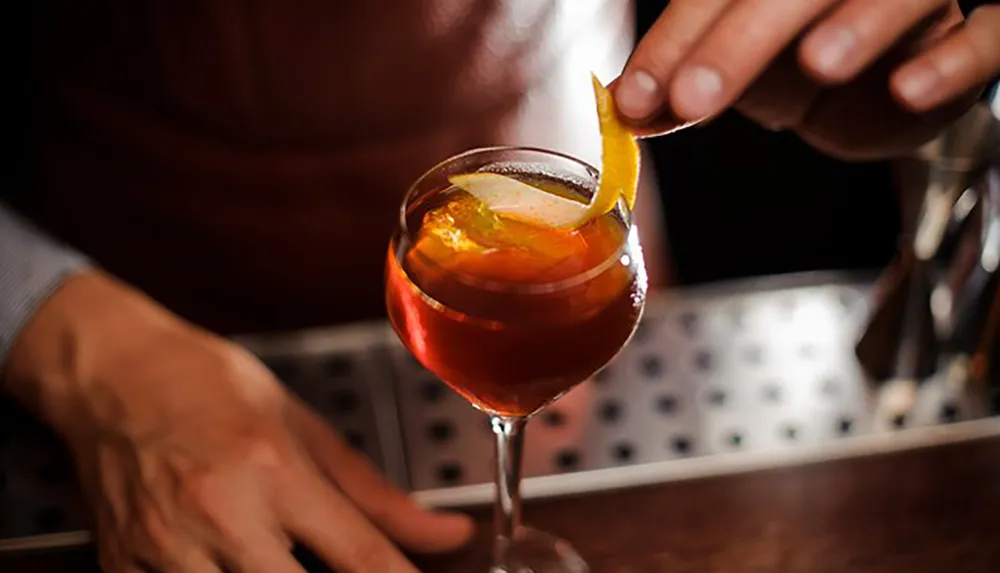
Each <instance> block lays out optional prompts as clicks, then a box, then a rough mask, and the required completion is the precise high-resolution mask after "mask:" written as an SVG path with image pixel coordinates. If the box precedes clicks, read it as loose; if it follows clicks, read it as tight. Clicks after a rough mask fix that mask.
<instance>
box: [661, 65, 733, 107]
mask: <svg viewBox="0 0 1000 573" xmlns="http://www.w3.org/2000/svg"><path fill="white" fill-rule="evenodd" d="M675 81H676V83H675V84H674V86H675V87H674V97H673V100H672V101H673V104H674V111H675V112H676V113H677V114H678V115H679V116H680V117H681V118H683V119H692V120H695V119H701V118H703V117H705V116H708V115H711V114H713V113H715V112H717V111H719V107H720V104H719V100H720V98H721V96H722V76H720V75H719V72H717V71H715V70H713V69H712V68H707V67H705V66H694V67H690V68H686V69H684V70H682V71H681V72H680V73H678V74H677V79H676V80H675Z"/></svg>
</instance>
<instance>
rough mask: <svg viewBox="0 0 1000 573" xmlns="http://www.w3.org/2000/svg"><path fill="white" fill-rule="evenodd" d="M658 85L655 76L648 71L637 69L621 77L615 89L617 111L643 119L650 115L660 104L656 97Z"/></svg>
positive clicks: (633, 117) (626, 115)
mask: <svg viewBox="0 0 1000 573" xmlns="http://www.w3.org/2000/svg"><path fill="white" fill-rule="evenodd" d="M658 92H659V86H658V85H657V83H656V78H654V77H653V76H651V75H649V74H648V73H646V72H644V71H642V70H637V71H634V72H632V73H629V74H627V75H626V76H625V77H624V78H622V81H621V83H620V84H619V85H618V89H617V90H616V91H615V104H616V105H617V106H618V111H619V112H621V114H622V115H624V116H625V117H630V118H632V119H645V118H646V117H648V116H650V115H652V114H653V113H654V112H655V111H656V109H657V108H658V107H659V105H660V100H659V97H658V95H657V94H658Z"/></svg>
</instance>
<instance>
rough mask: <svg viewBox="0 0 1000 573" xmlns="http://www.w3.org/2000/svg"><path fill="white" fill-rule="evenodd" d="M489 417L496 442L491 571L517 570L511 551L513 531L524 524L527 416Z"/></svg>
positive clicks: (514, 571) (513, 572) (514, 572)
mask: <svg viewBox="0 0 1000 573" xmlns="http://www.w3.org/2000/svg"><path fill="white" fill-rule="evenodd" d="M490 420H491V422H492V424H493V434H494V435H495V436H496V445H497V448H496V450H497V461H496V485H497V492H496V506H495V510H494V511H495V515H494V520H495V523H494V526H495V528H496V538H495V540H494V545H493V568H492V571H509V572H511V573H516V572H517V571H518V570H519V566H518V564H517V563H516V556H514V554H513V551H512V550H513V545H514V534H515V533H516V531H517V528H518V527H520V525H521V458H522V455H521V454H522V451H523V449H524V427H525V424H527V419H526V418H507V417H503V416H493V417H491V418H490Z"/></svg>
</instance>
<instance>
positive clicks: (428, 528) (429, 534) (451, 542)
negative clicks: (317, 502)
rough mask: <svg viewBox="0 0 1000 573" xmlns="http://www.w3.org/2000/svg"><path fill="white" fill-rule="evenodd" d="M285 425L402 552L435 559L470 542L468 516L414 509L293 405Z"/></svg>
mask: <svg viewBox="0 0 1000 573" xmlns="http://www.w3.org/2000/svg"><path fill="white" fill-rule="evenodd" d="M289 423H290V425H291V426H292V427H293V428H294V429H295V431H296V434H297V436H298V438H299V440H300V442H301V443H302V445H303V446H304V447H305V448H306V453H307V454H308V455H309V456H310V458H311V459H312V460H313V462H314V463H315V464H316V466H317V468H318V469H319V470H320V471H321V472H322V473H323V475H324V476H325V477H326V478H327V479H329V480H330V481H331V482H333V483H334V484H336V485H337V487H339V488H340V490H341V491H343V492H344V494H345V495H346V496H347V497H348V498H350V499H351V500H352V501H353V502H354V504H355V505H356V506H357V507H358V509H360V510H361V511H362V512H363V513H364V514H365V515H366V516H367V517H368V519H369V520H371V522H372V523H374V524H375V525H376V526H377V527H378V528H379V529H381V530H382V532H383V533H385V534H386V535H387V536H388V537H390V538H392V539H393V540H394V541H396V542H397V543H399V544H400V545H402V546H403V547H405V548H406V549H408V550H410V551H414V552H418V553H436V552H442V551H449V550H453V549H457V548H459V547H461V546H462V545H465V544H466V543H467V542H468V541H469V539H471V537H472V534H473V529H474V526H473V522H472V520H471V519H470V518H469V517H468V516H466V515H463V514H459V513H450V512H438V511H433V510H430V509H427V508H424V507H422V506H420V505H419V504H417V503H416V502H415V501H414V500H413V499H412V498H410V496H408V495H407V494H405V493H404V492H402V491H401V490H400V489H399V488H397V487H396V486H395V485H394V484H392V483H391V482H390V481H389V480H388V479H387V478H386V477H385V476H384V475H382V473H381V472H380V471H378V469H377V468H376V467H375V466H374V464H372V463H371V461H369V460H368V458H366V457H365V456H363V455H361V454H359V453H358V452H356V451H355V450H353V449H352V448H351V447H349V446H348V445H347V444H346V443H345V442H344V441H343V440H342V439H341V438H340V436H338V435H337V434H336V433H335V432H334V431H333V430H332V429H331V428H330V427H329V426H328V425H327V424H326V422H325V421H323V420H322V419H321V418H320V417H319V416H318V415H316V414H315V413H314V412H312V411H311V410H310V409H309V408H307V407H306V406H305V405H303V404H301V403H295V404H294V405H293V408H292V412H291V416H290V422H289Z"/></svg>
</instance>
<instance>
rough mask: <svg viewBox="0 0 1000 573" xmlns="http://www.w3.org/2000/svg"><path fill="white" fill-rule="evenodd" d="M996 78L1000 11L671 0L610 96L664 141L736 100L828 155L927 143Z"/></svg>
mask: <svg viewBox="0 0 1000 573" xmlns="http://www.w3.org/2000/svg"><path fill="white" fill-rule="evenodd" d="M998 75H1000V6H998V5H987V6H983V7H981V8H979V9H978V10H976V11H975V12H974V13H973V14H972V15H971V16H970V17H969V18H968V20H964V19H963V17H962V13H961V11H960V10H959V6H958V3H957V2H956V1H954V0H877V1H875V0H795V1H790V0H671V2H670V4H669V5H668V7H667V8H666V10H664V12H663V14H662V15H661V16H660V18H659V19H658V20H657V22H656V23H655V25H654V26H653V27H652V29H651V30H650V31H649V33H648V34H647V35H646V36H645V37H644V38H643V39H642V40H641V42H640V43H639V45H638V47H637V48H636V50H635V53H634V54H633V56H632V58H631V59H630V60H629V62H628V64H627V65H626V67H625V71H624V72H623V74H622V76H621V77H620V78H619V79H618V80H617V81H616V84H617V85H616V86H615V96H616V101H617V102H618V108H619V112H620V113H621V115H623V116H624V117H625V118H626V119H627V120H629V121H631V122H632V123H633V124H634V125H635V126H636V130H637V132H638V133H640V134H642V135H657V134H661V133H667V132H669V131H672V130H674V129H677V128H678V127H680V126H684V125H689V124H692V123H695V122H699V121H703V120H706V119H709V118H712V117H713V116H715V115H718V114H719V113H721V112H722V111H724V110H725V109H726V108H728V107H731V106H734V107H735V108H736V109H737V110H739V111H740V112H741V113H743V114H744V115H746V116H747V117H749V118H750V119H751V120H753V121H755V122H757V123H758V124H760V125H762V126H764V127H766V128H768V129H776V130H777V129H790V130H794V131H795V132H797V133H798V134H799V135H800V136H801V137H802V138H803V139H805V140H806V141H807V142H809V143H811V144H812V145H814V146H815V147H817V148H819V149H821V150H822V151H824V152H827V153H830V154H832V155H836V156H840V157H845V158H856V159H873V158H882V157H888V156H892V155H896V154H899V153H904V152H906V151H909V150H911V149H913V148H914V147H916V146H918V145H920V144H922V143H924V142H925V141H927V140H928V139H930V138H932V137H933V136H934V135H935V134H936V133H937V132H938V130H939V129H941V127H943V126H944V125H946V124H947V122H949V121H951V120H952V119H954V118H955V117H956V116H957V115H958V114H960V113H962V112H963V111H964V110H965V109H967V108H968V106H969V105H970V104H971V103H972V102H973V101H974V100H975V97H976V96H977V95H978V94H979V93H981V91H982V89H983V88H984V87H985V86H986V85H987V84H988V83H989V82H990V81H991V80H992V79H995V78H996V77H997V76H998Z"/></svg>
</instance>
